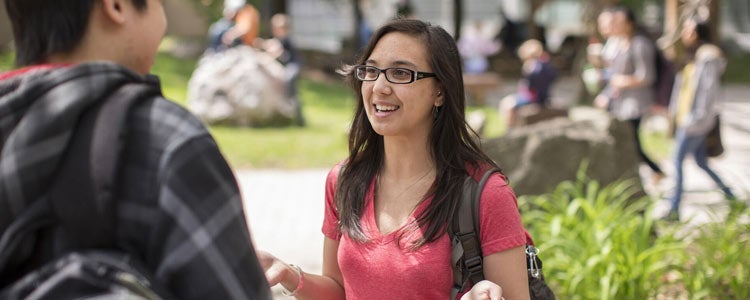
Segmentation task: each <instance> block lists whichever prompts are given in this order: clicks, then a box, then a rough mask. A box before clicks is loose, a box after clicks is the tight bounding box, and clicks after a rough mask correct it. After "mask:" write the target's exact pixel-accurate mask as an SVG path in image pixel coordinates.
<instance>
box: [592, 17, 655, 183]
mask: <svg viewBox="0 0 750 300" xmlns="http://www.w3.org/2000/svg"><path fill="white" fill-rule="evenodd" d="M609 10H611V11H612V28H611V34H612V35H613V36H615V37H617V39H618V47H619V48H621V49H620V50H619V51H618V52H617V53H616V55H615V57H614V58H613V60H612V62H611V65H610V70H611V73H612V77H611V78H610V80H609V85H608V87H606V88H605V92H604V93H602V94H600V95H599V96H597V98H596V99H595V101H594V102H595V103H597V106H598V107H601V108H608V109H609V111H610V113H612V115H614V116H615V118H617V119H618V120H622V121H628V122H629V123H630V124H631V125H632V126H631V128H632V132H633V138H634V141H635V146H636V149H637V151H638V155H639V156H640V158H641V160H642V161H643V162H645V163H646V164H647V165H648V166H649V168H651V170H652V171H653V177H652V179H653V181H654V183H658V182H659V181H660V180H661V179H662V178H664V172H663V171H662V170H661V168H660V167H659V166H658V165H657V164H656V163H655V162H654V161H653V160H651V158H649V157H648V156H647V155H646V153H645V152H644V151H643V147H642V145H641V139H640V134H639V133H640V127H641V119H642V118H643V117H644V115H646V114H647V113H648V112H649V111H650V109H651V105H652V103H653V101H654V97H655V93H654V90H653V88H652V86H653V84H654V82H656V75H657V74H656V56H655V55H656V49H655V46H654V43H653V42H652V41H651V40H650V39H649V37H647V36H645V34H644V33H642V32H641V30H640V28H639V26H638V23H637V21H636V18H635V14H634V13H633V11H632V10H631V9H630V8H627V7H625V6H617V7H613V8H610V9H609Z"/></svg>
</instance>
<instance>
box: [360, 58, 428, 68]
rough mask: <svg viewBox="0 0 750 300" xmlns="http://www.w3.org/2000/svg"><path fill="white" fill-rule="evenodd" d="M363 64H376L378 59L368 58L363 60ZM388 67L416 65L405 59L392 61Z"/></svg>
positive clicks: (414, 66) (413, 66)
mask: <svg viewBox="0 0 750 300" xmlns="http://www.w3.org/2000/svg"><path fill="white" fill-rule="evenodd" d="M365 64H366V65H373V66H377V65H378V61H377V60H374V59H368V60H366V61H365ZM388 67H412V68H416V67H417V65H415V64H413V63H412V62H409V61H406V60H397V61H394V62H392V63H391V64H390V65H388Z"/></svg>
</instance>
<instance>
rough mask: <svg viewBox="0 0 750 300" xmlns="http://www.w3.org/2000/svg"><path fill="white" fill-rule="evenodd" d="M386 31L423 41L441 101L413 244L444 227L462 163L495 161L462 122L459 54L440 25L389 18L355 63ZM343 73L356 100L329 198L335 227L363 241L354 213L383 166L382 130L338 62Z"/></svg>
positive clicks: (454, 206) (358, 88)
mask: <svg viewBox="0 0 750 300" xmlns="http://www.w3.org/2000/svg"><path fill="white" fill-rule="evenodd" d="M391 32H399V33H403V34H406V35H409V36H412V37H414V38H417V39H419V40H420V41H421V42H422V43H423V44H424V45H425V48H426V50H427V55H428V56H429V57H428V61H429V64H430V66H431V67H432V72H434V73H435V74H436V77H437V80H438V82H439V85H441V86H442V88H441V90H442V91H443V92H444V96H443V97H444V104H443V106H441V107H440V108H439V110H438V113H437V117H436V119H435V120H434V124H433V127H432V131H431V132H430V136H429V141H428V142H429V145H430V152H431V154H432V158H433V159H434V161H435V168H436V171H437V172H436V177H435V181H434V182H433V185H432V186H431V187H430V189H429V190H428V191H427V193H426V195H424V196H425V197H424V198H423V201H424V199H426V198H427V197H429V196H430V195H433V196H434V198H433V200H432V201H431V202H430V204H429V206H428V207H427V208H426V209H425V210H424V211H422V212H421V213H420V214H419V215H417V216H416V224H415V225H416V226H419V227H420V228H422V229H424V233H423V238H422V239H420V240H417V241H416V242H415V243H414V244H413V245H412V247H413V248H414V249H416V248H418V247H420V246H422V245H424V244H426V243H429V242H432V241H435V240H436V239H438V238H439V237H440V236H441V235H442V234H443V233H445V230H446V227H447V226H446V225H447V224H449V222H450V221H451V219H452V218H453V214H454V212H455V211H456V209H457V207H458V204H459V202H460V195H461V188H462V185H463V181H464V178H466V176H467V175H469V174H468V172H467V166H472V167H473V168H474V169H476V168H480V167H481V166H482V165H490V166H494V167H497V165H496V164H495V163H494V162H493V161H492V159H490V158H489V157H488V156H487V155H485V154H484V153H483V152H482V150H481V148H480V145H479V144H478V141H479V137H478V135H477V134H476V132H474V131H473V130H472V129H470V128H469V126H468V125H467V123H466V119H465V116H464V109H465V102H464V99H465V95H464V84H463V77H462V74H463V73H462V70H461V58H460V55H459V52H458V48H457V47H456V42H455V40H454V39H453V37H451V36H450V34H448V33H447V32H446V31H445V30H444V29H443V28H441V27H439V26H433V25H431V24H429V23H425V22H422V21H418V20H409V19H397V20H393V21H391V22H389V23H387V24H385V25H383V26H382V27H380V28H379V29H378V30H377V31H376V32H375V33H374V34H373V36H372V38H371V39H370V41H369V42H368V44H367V46H366V47H365V49H364V50H363V52H362V55H361V57H359V59H358V61H357V63H356V64H357V65H359V64H364V62H365V61H366V60H367V59H368V58H369V57H370V55H371V54H372V51H373V49H374V48H375V45H376V44H377V43H378V41H379V40H380V39H381V38H382V37H383V36H385V35H386V34H388V33H391ZM343 73H344V74H345V75H346V79H347V83H349V85H350V87H351V88H352V89H353V90H354V93H355V94H356V100H357V105H356V109H355V114H354V120H353V121H352V127H351V130H350V132H349V157H348V160H347V162H346V164H345V167H344V168H343V170H342V171H341V172H342V173H341V174H340V175H339V181H338V184H337V187H336V196H335V203H336V207H337V209H338V213H339V230H340V231H341V232H342V233H343V234H348V235H349V237H350V238H351V239H352V240H355V241H359V242H366V241H367V240H368V237H367V236H366V234H365V233H364V231H363V230H362V226H361V223H360V218H361V217H362V213H363V211H364V207H365V194H366V193H367V190H368V188H369V184H370V183H371V182H372V180H373V178H374V177H375V176H376V174H377V173H378V172H379V171H380V169H381V168H382V167H383V160H384V158H383V157H384V150H383V136H381V135H379V134H377V133H376V132H375V131H374V130H373V128H372V125H371V124H370V122H369V120H368V118H367V114H366V112H365V107H364V104H363V99H362V89H361V88H362V82H361V81H359V80H357V79H356V78H355V77H354V75H353V73H352V72H351V67H344V69H343Z"/></svg>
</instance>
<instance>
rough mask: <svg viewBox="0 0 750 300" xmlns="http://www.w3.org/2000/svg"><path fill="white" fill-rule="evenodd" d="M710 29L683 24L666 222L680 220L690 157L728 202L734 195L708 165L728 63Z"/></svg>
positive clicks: (671, 109)
mask: <svg viewBox="0 0 750 300" xmlns="http://www.w3.org/2000/svg"><path fill="white" fill-rule="evenodd" d="M709 35H710V27H709V26H708V24H706V23H705V22H699V21H697V20H695V19H688V20H686V21H685V22H684V23H683V28H682V34H681V36H680V38H681V41H682V43H683V44H684V45H685V47H686V50H687V56H688V59H687V63H686V64H685V66H684V67H683V68H682V71H680V72H679V73H678V74H677V78H676V80H675V85H674V92H673V93H672V95H673V96H672V98H673V99H672V101H670V103H671V105H670V107H669V114H670V117H671V118H672V121H673V122H674V124H675V153H674V156H673V159H674V166H675V188H674V194H673V195H672V197H671V198H670V209H669V213H668V214H667V215H666V216H665V217H664V218H665V219H667V220H672V221H676V220H679V218H680V214H679V208H680V202H681V200H682V194H683V192H684V188H683V181H684V180H683V178H684V177H683V162H684V161H685V158H686V157H687V155H688V154H691V155H692V156H693V158H694V159H695V163H696V164H697V165H698V167H700V168H701V169H702V170H703V171H705V172H706V174H708V176H709V177H711V179H712V180H713V181H714V182H715V183H716V184H717V185H718V186H719V188H721V190H722V192H724V194H725V195H726V197H727V199H731V200H734V199H735V196H734V194H733V193H732V191H731V190H730V189H729V187H728V186H727V185H726V184H724V182H723V181H722V180H721V178H719V175H718V174H716V172H714V171H713V170H712V169H711V168H710V167H709V165H708V156H707V152H706V144H705V140H706V136H707V135H708V132H709V131H711V129H712V128H713V127H714V126H718V124H717V123H716V122H717V121H718V119H717V118H718V115H719V108H718V101H719V98H720V91H721V77H722V74H723V73H724V69H725V67H726V60H725V59H724V57H723V54H722V51H721V49H719V47H717V46H715V45H712V44H710V43H709Z"/></svg>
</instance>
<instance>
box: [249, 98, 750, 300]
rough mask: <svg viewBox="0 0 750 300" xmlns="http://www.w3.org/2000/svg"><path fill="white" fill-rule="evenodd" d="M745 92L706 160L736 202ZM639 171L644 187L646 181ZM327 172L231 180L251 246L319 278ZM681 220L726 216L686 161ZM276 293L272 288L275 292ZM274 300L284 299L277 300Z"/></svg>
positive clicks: (715, 193)
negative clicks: (717, 150)
mask: <svg viewBox="0 0 750 300" xmlns="http://www.w3.org/2000/svg"><path fill="white" fill-rule="evenodd" d="M748 96H750V86H739V85H735V86H728V87H727V88H726V99H728V101H726V103H725V105H724V109H723V112H722V122H723V123H722V139H723V142H724V147H725V153H724V154H723V155H722V156H720V157H718V158H714V159H711V160H710V162H709V163H710V164H711V166H712V167H714V170H715V171H716V172H717V173H718V174H719V176H721V177H722V179H723V180H724V181H725V183H726V184H728V185H729V186H730V187H731V188H732V189H733V190H734V191H735V193H736V194H737V196H738V197H740V199H749V198H750V98H749V97H748ZM661 166H662V168H663V169H664V170H665V172H667V175H668V176H669V177H667V178H664V179H663V180H662V181H661V183H660V184H659V185H658V186H655V187H654V186H647V187H646V188H647V192H649V194H651V195H652V196H653V197H654V198H655V199H657V201H658V202H657V204H656V209H655V212H654V213H655V216H654V217H659V216H661V215H663V214H664V213H665V212H666V210H667V209H668V208H669V203H668V200H667V199H668V197H669V195H671V193H672V192H673V191H672V189H673V187H674V181H673V178H672V177H671V175H673V174H674V171H673V170H674V166H673V165H672V163H671V162H670V161H663V162H661ZM647 169H648V168H647V167H643V170H644V171H643V172H642V174H644V182H648V181H649V180H647V179H646V178H648V177H646V176H648V175H650V174H649V172H648V170H647ZM327 173H328V170H327V169H313V170H239V171H237V178H238V180H239V183H240V185H241V189H242V192H243V196H244V198H245V199H246V200H245V201H246V202H245V210H246V214H247V217H248V220H249V225H250V228H251V231H252V235H253V239H254V241H255V246H256V247H257V248H258V249H262V250H266V251H269V252H271V253H273V254H274V255H276V256H277V257H279V258H281V259H282V260H284V261H286V262H288V263H294V264H297V265H299V266H300V267H302V269H303V270H305V271H307V272H311V273H317V274H320V272H321V267H322V266H321V262H322V255H323V254H322V253H323V234H322V233H321V231H320V229H321V225H322V222H323V209H324V186H325V178H326V174H327ZM685 177H686V178H685V187H686V192H685V193H684V199H683V204H682V207H681V208H682V209H681V213H682V217H683V219H690V224H689V225H690V226H699V225H700V224H703V223H706V222H710V221H721V220H722V219H723V217H724V216H725V214H726V212H727V211H728V207H727V205H726V201H724V200H723V196H722V194H721V193H720V191H719V190H718V189H717V188H716V186H715V185H714V184H713V182H712V181H711V180H710V178H709V177H708V176H707V175H706V174H705V173H703V172H702V171H701V170H700V169H699V168H698V167H697V166H696V165H695V163H694V162H693V161H692V159H690V158H689V159H688V160H687V161H686V162H685ZM276 290H278V288H277V289H276ZM277 299H286V298H285V297H282V296H278V297H277Z"/></svg>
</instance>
